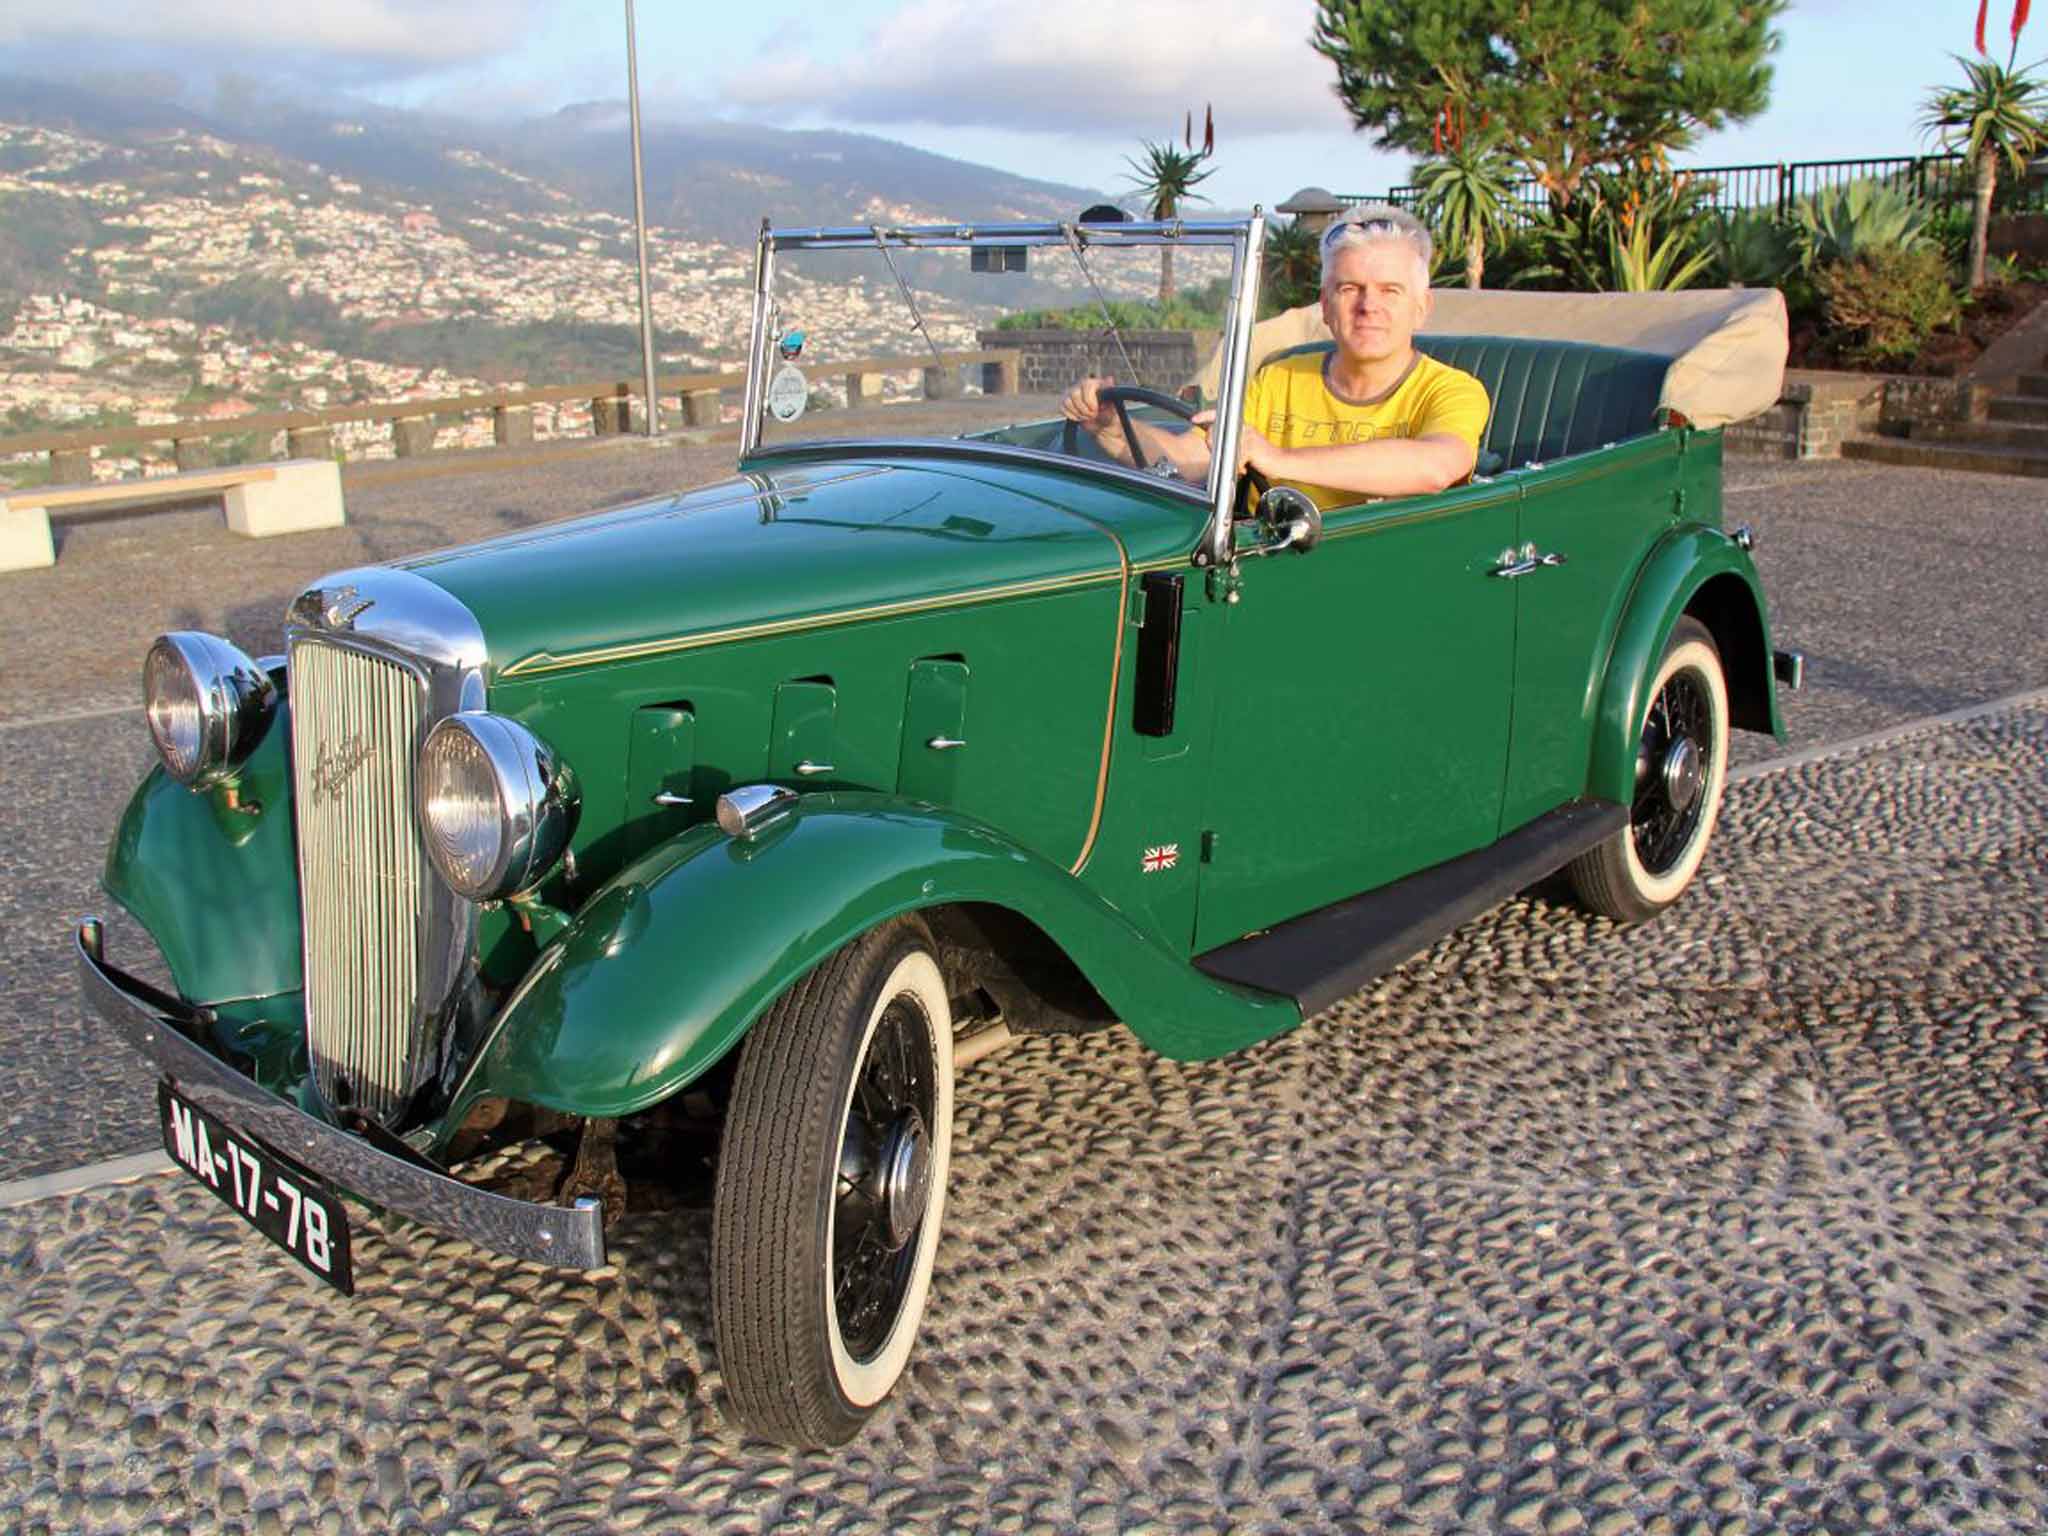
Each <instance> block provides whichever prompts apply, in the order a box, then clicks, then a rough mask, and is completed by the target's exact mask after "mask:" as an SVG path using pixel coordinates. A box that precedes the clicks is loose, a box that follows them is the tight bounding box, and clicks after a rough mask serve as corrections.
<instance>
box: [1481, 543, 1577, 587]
mask: <svg viewBox="0 0 2048 1536" xmlns="http://www.w3.org/2000/svg"><path fill="white" fill-rule="evenodd" d="M1564 563H1565V557H1564V556H1563V555H1560V554H1557V553H1555V552H1551V553H1548V554H1541V555H1539V554H1537V553H1536V546H1535V545H1534V544H1524V545H1523V546H1522V547H1521V548H1520V549H1518V550H1517V549H1504V550H1502V551H1501V552H1500V560H1499V563H1498V564H1496V565H1495V566H1494V568H1493V569H1492V570H1491V571H1490V572H1488V574H1489V575H1493V576H1500V577H1503V578H1505V579H1506V580H1508V581H1513V580H1514V579H1515V578H1516V577H1517V576H1527V575H1528V574H1529V573H1530V572H1531V571H1540V570H1543V569H1545V568H1546V567H1549V566H1556V565H1563V564H1564Z"/></svg>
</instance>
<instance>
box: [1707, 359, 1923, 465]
mask: <svg viewBox="0 0 2048 1536" xmlns="http://www.w3.org/2000/svg"><path fill="white" fill-rule="evenodd" d="M1888 382H1889V383H1900V382H1907V383H1921V382H1931V383H1942V382H1948V381H1945V380H1928V381H1922V380H1917V379H1916V380H1890V381H1887V380H1885V379H1883V378H1880V377H1878V376H1877V375H1874V374H1867V373H1836V374H1830V373H1813V372H1797V373H1788V374H1786V376H1785V388H1784V392H1783V393H1782V394H1780V395H1779V396H1778V403H1777V404H1776V405H1774V406H1772V407H1771V408H1770V409H1769V410H1767V411H1765V412H1764V413H1763V414H1762V415H1760V416H1752V417H1751V418H1750V419H1749V420H1747V421H1738V422H1735V423H1733V424H1731V425H1730V426H1729V427H1728V428H1727V429H1726V430H1725V431H1724V432H1723V433H1722V442H1723V443H1724V444H1725V445H1726V447H1727V450H1728V451H1729V452H1730V453H1740V454H1748V455H1753V456H1759V457H1763V458H1772V459H1839V458H1840V457H1841V456H1842V444H1843V442H1845V441H1846V440H1847V439H1849V438H1851V437H1854V436H1856V435H1858V434H1859V433H1864V432H1870V431H1873V430H1875V429H1876V427H1877V425H1878V417H1879V411H1880V408H1881V402H1883V401H1884V400H1886V399H1887V398H1888V397H1887V395H1886V385H1887V383H1888Z"/></svg>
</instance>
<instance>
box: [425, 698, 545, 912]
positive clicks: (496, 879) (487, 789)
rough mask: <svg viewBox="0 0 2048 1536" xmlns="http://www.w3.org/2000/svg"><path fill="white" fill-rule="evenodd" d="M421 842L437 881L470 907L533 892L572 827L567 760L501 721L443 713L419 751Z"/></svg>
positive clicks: (485, 716) (519, 727) (512, 724)
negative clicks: (470, 902) (464, 899)
mask: <svg viewBox="0 0 2048 1536" xmlns="http://www.w3.org/2000/svg"><path fill="white" fill-rule="evenodd" d="M418 786H419V787H418V790H417V808H418V812H419V824H420V838H421V841H422V842H423V843H425V845H426V850H427V857H428V858H429V859H431V860H433V863H434V868H435V869H437V870H439V871H440V874H441V878H442V879H443V880H445V881H447V882H448V884H449V886H450V887H451V888H452V889H453V890H454V891H455V893H456V894H457V895H459V896H463V897H466V898H468V899H469V900H470V901H498V900H502V899H503V898H505V897H507V896H516V895H518V894H519V893H520V892H521V891H527V890H531V889H532V888H533V887H534V886H536V885H538V884H540V882H541V881H542V880H543V879H544V878H545V877H546V876H547V873H548V871H549V870H551V869H553V868H554V867H555V861H556V860H557V859H559V858H560V857H561V856H562V850H563V849H564V848H565V847H567V846H568V843H569V834H570V833H571V832H573V831H575V829H576V812H577V808H578V804H579V802H578V799H577V794H576V783H575V778H574V776H573V775H572V774H571V773H570V772H569V767H568V765H567V764H566V763H564V762H562V761H561V760H560V759H558V758H557V757H556V756H555V754H554V752H553V751H552V750H550V749H549V747H548V745H547V743H545V742H543V741H542V740H541V739H540V738H539V737H538V736H536V735H534V734H533V732H531V731H529V730H528V729H527V728H526V727H525V726H523V725H520V724H518V723H517V722H515V721H511V720H507V719H506V718H505V717H504V716H502V715H489V714H483V713H469V714H460V715H450V716H449V717H448V718H447V719H445V720H443V721H441V722H440V724H438V725H436V726H435V727H434V728H433V729H432V730H431V731H429V732H428V733H427V739H426V743H425V744H424V745H423V746H422V747H421V748H420V760H419V778H418Z"/></svg>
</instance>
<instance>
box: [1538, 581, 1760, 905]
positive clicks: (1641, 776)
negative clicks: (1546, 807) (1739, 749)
mask: <svg viewBox="0 0 2048 1536" xmlns="http://www.w3.org/2000/svg"><path fill="white" fill-rule="evenodd" d="M1649 681H1650V688H1649V696H1650V702H1649V704H1648V706H1647V707H1646V708H1645V710H1644V712H1643V723H1642V729H1641V730H1640V732H1639V733H1638V735H1637V738H1636V744H1635V746H1636V750H1635V764H1636V768H1635V790H1634V793H1633V794H1632V796H1631V798H1630V804H1629V816H1628V825H1627V826H1626V827H1624V828H1623V829H1622V830H1621V831H1619V832H1617V833H1615V834H1614V836H1612V837H1610V838H1608V839H1607V840H1606V841H1605V842H1603V843H1601V844H1600V846H1599V847H1597V848H1594V849H1593V850H1591V851H1590V852H1588V853H1585V854H1582V855H1580V856H1579V857H1578V858H1576V859H1574V860H1573V861H1572V862H1571V864H1570V866H1569V867H1568V873H1569V874H1570V876H1571V881H1572V885H1573V887H1574V889H1575V890H1576V891H1577V892H1578V895H1579V899H1580V900H1581V901H1582V902H1584V903H1585V904H1586V905H1587V906H1589V907H1591V908H1592V909H1593V910H1594V911H1595V912H1599V913H1601V914H1603V915H1604V916H1607V917H1611V918H1614V919H1616V920H1617V921H1619V922H1640V921H1642V920H1643V919H1644V918H1646V917H1654V916H1655V915H1656V914H1657V913H1659V912H1661V911H1663V910H1664V909H1665V908H1666V907H1668V906H1670V905H1671V903H1672V902H1674V901H1676V900H1677V899H1678V897H1679V895H1680V894H1681V893H1682V892H1683V891H1684V890H1685V888H1686V887H1687V886H1688V885H1690V884H1691V883H1692V878H1693V876H1694V875H1695V874H1696V873H1698V871H1699V867H1700V863H1701V861H1702V860H1703V859H1704V858H1705V857H1706V852H1707V844H1708V842H1709V840H1710V839H1711V838H1712V837H1713V833H1714V822H1715V820H1716V818H1717V817H1718V816H1719V815H1720V810H1721V794H1722V791H1723V789H1724V788H1725V787H1726V785H1727V777H1728V683H1727V679H1726V678H1725V676H1724V675H1723V673H1722V669H1721V653H1720V651H1719V650H1718V649H1717V648H1716V647H1715V645H1714V637H1713V635H1712V634H1711V633H1709V632H1708V630H1707V628H1706V626H1705V625H1703V624H1701V623H1700V622H1699V621H1698V620H1697V619H1694V618H1690V617H1687V618H1683V619H1680V620H1679V622H1678V624H1677V626H1676V627H1675V628H1674V629H1673V630H1672V632H1671V640H1670V643H1669V644H1667V645H1666V646H1665V648H1664V655H1663V657H1662V659H1661V660H1660V661H1659V662H1658V664H1657V670H1656V672H1655V674H1654V675H1653V676H1652V677H1651V678H1650V680H1649Z"/></svg>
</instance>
